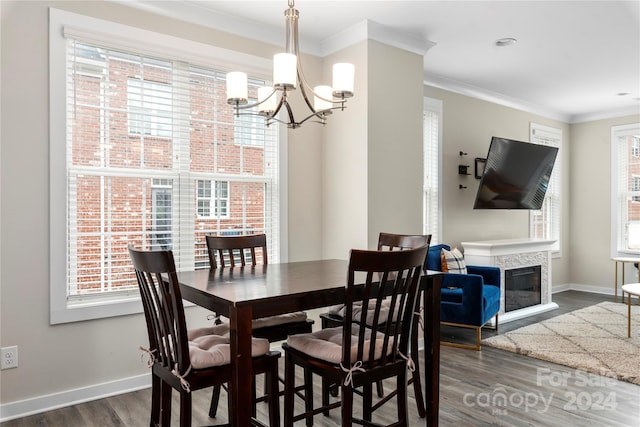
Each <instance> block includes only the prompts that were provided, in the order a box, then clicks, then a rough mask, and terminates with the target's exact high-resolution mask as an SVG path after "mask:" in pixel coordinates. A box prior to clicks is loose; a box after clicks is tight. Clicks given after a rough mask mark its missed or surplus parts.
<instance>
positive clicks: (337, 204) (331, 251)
mask: <svg viewBox="0 0 640 427" xmlns="http://www.w3.org/2000/svg"><path fill="white" fill-rule="evenodd" d="M367 43H368V42H366V41H362V42H360V43H357V44H355V45H353V46H351V47H349V48H347V49H343V50H342V51H339V52H336V53H334V54H333V55H330V56H329V57H328V58H327V60H326V61H325V62H326V64H325V70H324V71H325V76H327V75H330V74H331V71H330V69H329V67H330V66H331V64H333V63H334V62H338V61H345V60H348V62H351V63H353V64H354V66H355V76H356V80H355V87H354V92H355V96H354V97H353V98H351V99H349V100H348V102H347V104H346V106H347V108H346V109H345V110H344V111H341V112H334V113H333V115H332V116H331V117H330V118H329V123H328V124H327V126H326V127H325V128H324V129H323V133H324V134H323V149H322V197H323V200H322V203H323V206H322V207H323V212H322V231H323V232H322V242H323V245H322V256H323V258H336V259H347V258H348V257H349V249H350V248H352V247H356V248H357V247H360V248H362V247H366V245H367V237H366V236H367V234H366V233H367V231H366V230H367V229H366V227H367V208H366V206H367V191H366V188H367V176H368V175H367V174H368V170H367V163H366V158H367V138H368V134H367V122H368V120H369V118H368V111H367V102H368V101H367V100H368V98H369V93H368V81H369V72H368V67H367V62H368V55H367Z"/></svg>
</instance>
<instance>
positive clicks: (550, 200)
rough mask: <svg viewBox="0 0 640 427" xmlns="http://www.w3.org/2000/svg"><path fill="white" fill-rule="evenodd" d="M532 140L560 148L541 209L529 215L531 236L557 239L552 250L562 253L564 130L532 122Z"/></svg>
mask: <svg viewBox="0 0 640 427" xmlns="http://www.w3.org/2000/svg"><path fill="white" fill-rule="evenodd" d="M530 142H532V143H533V144H541V145H548V146H551V147H557V148H558V155H557V156H556V161H555V163H554V165H553V172H552V173H551V179H550V180H549V186H548V188H547V192H546V194H545V196H544V202H543V203H542V208H541V209H540V210H532V211H531V212H530V216H529V236H530V237H531V238H533V239H547V240H555V241H556V242H555V243H554V244H553V246H552V250H553V252H554V254H555V255H560V249H561V247H562V246H561V237H562V234H561V226H562V210H561V208H562V203H561V201H562V191H561V190H562V130H560V129H557V128H552V127H549V126H544V125H540V124H537V123H531V126H530Z"/></svg>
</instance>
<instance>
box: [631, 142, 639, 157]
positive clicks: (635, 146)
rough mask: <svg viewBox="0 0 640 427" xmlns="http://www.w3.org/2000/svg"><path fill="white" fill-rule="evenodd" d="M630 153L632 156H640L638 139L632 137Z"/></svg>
mask: <svg viewBox="0 0 640 427" xmlns="http://www.w3.org/2000/svg"><path fill="white" fill-rule="evenodd" d="M631 155H632V156H633V157H640V139H638V138H633V140H632V141H631Z"/></svg>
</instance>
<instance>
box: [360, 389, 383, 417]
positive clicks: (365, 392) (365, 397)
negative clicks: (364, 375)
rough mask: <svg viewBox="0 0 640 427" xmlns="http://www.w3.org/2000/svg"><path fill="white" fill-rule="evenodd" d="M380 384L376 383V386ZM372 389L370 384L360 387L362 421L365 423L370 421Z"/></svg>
mask: <svg viewBox="0 0 640 427" xmlns="http://www.w3.org/2000/svg"><path fill="white" fill-rule="evenodd" d="M379 384H380V381H378V382H377V383H376V386H378V385H379ZM372 394H373V387H372V385H371V384H365V385H364V386H362V419H363V420H365V421H371V407H372V406H373V397H372Z"/></svg>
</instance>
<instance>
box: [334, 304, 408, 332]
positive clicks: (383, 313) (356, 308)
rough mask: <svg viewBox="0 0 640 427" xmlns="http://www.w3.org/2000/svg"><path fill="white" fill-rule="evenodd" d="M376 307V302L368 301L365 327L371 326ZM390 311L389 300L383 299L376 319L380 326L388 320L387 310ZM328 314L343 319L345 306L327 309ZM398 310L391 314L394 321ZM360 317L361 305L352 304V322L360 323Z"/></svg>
mask: <svg viewBox="0 0 640 427" xmlns="http://www.w3.org/2000/svg"><path fill="white" fill-rule="evenodd" d="M375 306H376V301H369V310H367V326H372V325H373V314H374V313H373V311H374V308H375ZM390 309H391V300H389V299H385V300H383V301H382V306H381V307H380V317H379V319H378V323H380V324H382V323H385V322H386V321H387V319H388V318H389V310H390ZM329 313H331V314H335V315H338V316H340V317H342V318H344V316H345V314H346V306H345V305H334V306H332V307H330V308H329ZM398 314H399V313H398V310H396V312H395V313H394V314H393V318H394V320H397V319H398ZM360 316H362V304H361V303H354V304H353V320H354V321H360Z"/></svg>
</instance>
